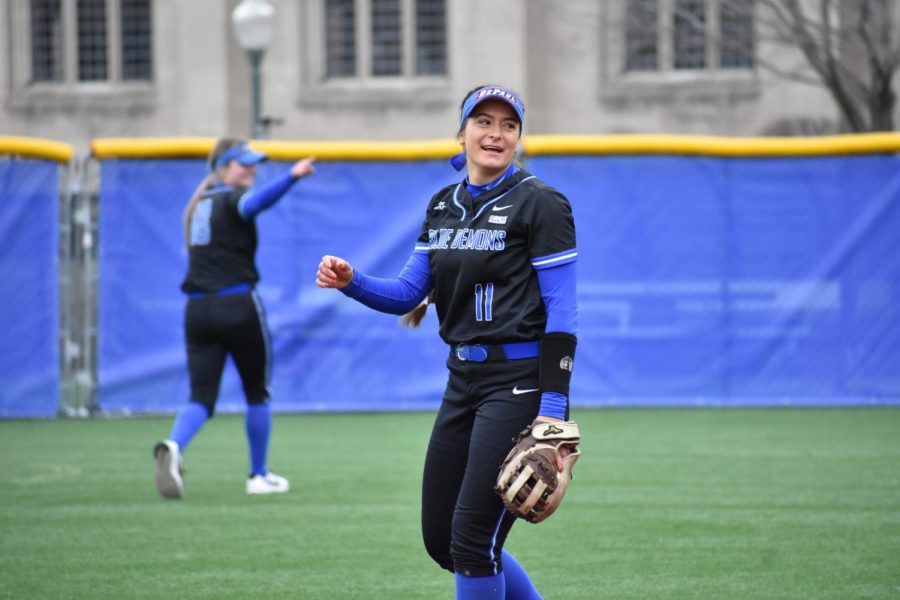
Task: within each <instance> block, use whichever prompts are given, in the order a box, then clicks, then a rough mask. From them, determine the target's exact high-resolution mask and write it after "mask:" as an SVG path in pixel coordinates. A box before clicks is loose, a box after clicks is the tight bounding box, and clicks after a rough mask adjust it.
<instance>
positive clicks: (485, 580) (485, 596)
mask: <svg viewBox="0 0 900 600" xmlns="http://www.w3.org/2000/svg"><path fill="white" fill-rule="evenodd" d="M505 598H506V583H505V582H504V580H503V573H500V574H498V575H491V576H490V577H465V576H464V575H460V574H459V573H457V574H456V600H504V599H505Z"/></svg>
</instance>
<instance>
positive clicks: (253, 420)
mask: <svg viewBox="0 0 900 600" xmlns="http://www.w3.org/2000/svg"><path fill="white" fill-rule="evenodd" d="M245 424H246V427H247V441H248V442H249V443H250V475H251V476H252V475H265V474H266V473H268V472H269V469H268V467H267V466H266V456H267V455H268V453H269V436H270V435H271V433H272V409H271V408H269V405H268V404H248V405H247V419H246V421H245Z"/></svg>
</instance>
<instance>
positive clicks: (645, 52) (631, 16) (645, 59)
mask: <svg viewBox="0 0 900 600" xmlns="http://www.w3.org/2000/svg"><path fill="white" fill-rule="evenodd" d="M625 19H626V25H625V70H626V71H655V70H657V69H658V68H659V25H658V23H659V10H658V6H657V0H631V1H630V2H628V4H627V5H626V12H625Z"/></svg>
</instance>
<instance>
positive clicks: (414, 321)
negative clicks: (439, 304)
mask: <svg viewBox="0 0 900 600" xmlns="http://www.w3.org/2000/svg"><path fill="white" fill-rule="evenodd" d="M429 304H434V290H431V291H430V292H428V295H427V296H425V299H424V300H422V302H421V303H420V304H419V305H418V306H416V307H415V308H414V309H412V310H411V311H409V312H408V313H406V314H405V315H403V316H402V317H400V325H402V326H403V327H408V328H410V329H415V328H416V327H418V326H419V325H421V324H422V319H424V318H425V313H426V312H428V305H429Z"/></svg>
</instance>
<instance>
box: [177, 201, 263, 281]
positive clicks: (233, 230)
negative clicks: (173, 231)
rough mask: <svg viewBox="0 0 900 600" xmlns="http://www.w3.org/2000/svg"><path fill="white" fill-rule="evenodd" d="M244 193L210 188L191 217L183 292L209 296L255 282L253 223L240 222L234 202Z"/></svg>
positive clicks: (257, 279) (256, 279)
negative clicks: (186, 270) (204, 293)
mask: <svg viewBox="0 0 900 600" xmlns="http://www.w3.org/2000/svg"><path fill="white" fill-rule="evenodd" d="M245 192H246V190H245V189H241V188H233V187H229V186H217V187H213V188H210V189H209V190H208V191H207V192H206V193H205V194H204V195H203V197H202V198H201V199H200V200H199V201H198V202H197V204H196V206H195V207H194V211H193V212H192V213H191V222H190V240H189V243H188V252H189V261H190V262H189V265H188V272H187V276H186V277H185V279H184V282H183V283H182V284H181V289H182V290H183V291H185V292H207V293H212V292H216V291H218V290H222V289H225V288H228V287H231V286H233V285H237V284H239V283H249V284H255V283H256V282H257V281H259V273H258V272H257V270H256V262H255V259H256V244H257V238H256V222H255V221H254V220H253V219H244V218H242V217H241V215H240V213H239V212H238V202H239V201H240V199H241V196H243V194H244V193H245Z"/></svg>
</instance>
